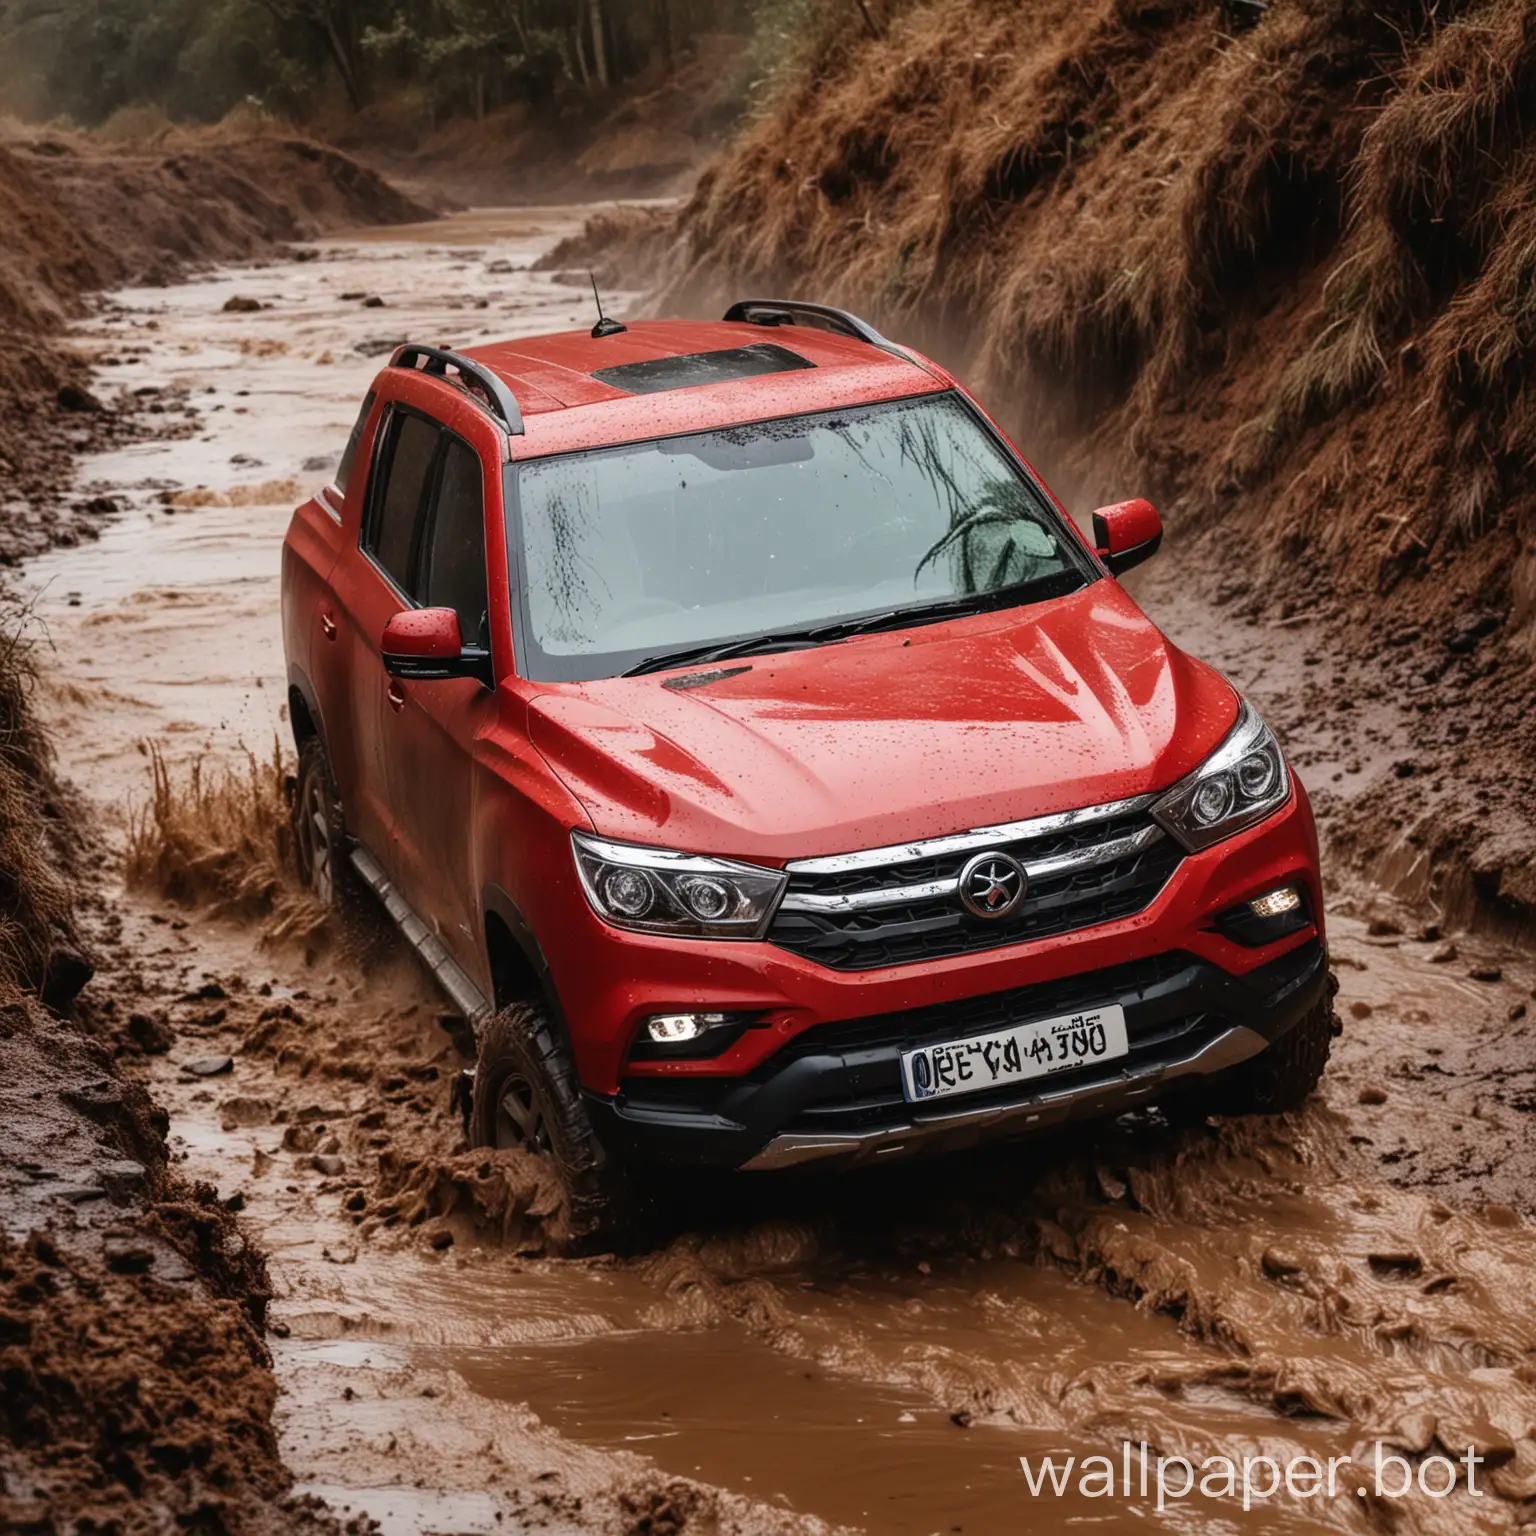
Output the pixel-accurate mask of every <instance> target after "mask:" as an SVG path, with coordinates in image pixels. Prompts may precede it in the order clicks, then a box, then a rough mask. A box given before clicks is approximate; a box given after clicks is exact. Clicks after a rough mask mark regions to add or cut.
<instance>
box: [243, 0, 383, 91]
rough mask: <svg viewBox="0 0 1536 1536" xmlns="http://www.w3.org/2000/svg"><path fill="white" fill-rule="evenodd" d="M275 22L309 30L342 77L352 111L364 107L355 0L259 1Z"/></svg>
mask: <svg viewBox="0 0 1536 1536" xmlns="http://www.w3.org/2000/svg"><path fill="white" fill-rule="evenodd" d="M260 3H261V5H262V6H263V7H264V8H265V9H266V10H267V11H269V12H270V13H271V14H272V16H273V17H274V18H276V19H277V20H278V21H286V22H296V23H298V24H299V25H300V26H304V27H308V28H311V29H312V30H313V31H314V32H315V34H316V35H317V36H318V37H319V38H320V40H321V42H322V43H323V44H324V45H325V51H326V53H327V54H328V55H329V56H330V60H331V62H332V63H333V64H334V65H335V66H336V73H337V74H338V75H340V76H341V83H342V85H343V86H344V87H345V89H346V92H347V100H348V101H349V102H351V103H352V110H353V111H354V112H356V111H358V110H359V109H360V108H361V107H362V105H363V91H362V85H361V83H360V81H359V78H358V69H357V57H356V49H357V19H356V16H355V14H354V3H355V0H260Z"/></svg>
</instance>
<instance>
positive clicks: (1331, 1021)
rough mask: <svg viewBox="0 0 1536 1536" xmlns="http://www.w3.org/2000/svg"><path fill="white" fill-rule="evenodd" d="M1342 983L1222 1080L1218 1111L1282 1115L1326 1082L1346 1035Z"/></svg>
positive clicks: (1330, 981)
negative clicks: (1337, 1042) (1337, 996)
mask: <svg viewBox="0 0 1536 1536" xmlns="http://www.w3.org/2000/svg"><path fill="white" fill-rule="evenodd" d="M1337 990H1338V983H1337V982H1336V981H1335V980H1334V978H1333V977H1332V976H1331V975H1330V976H1329V978H1328V992H1327V994H1326V996H1324V997H1323V998H1322V999H1321V1000H1320V1001H1319V1002H1317V1003H1316V1004H1314V1005H1313V1007H1312V1008H1311V1010H1310V1011H1309V1012H1307V1013H1306V1014H1305V1015H1303V1016H1302V1017H1301V1018H1300V1019H1298V1020H1297V1021H1296V1023H1295V1024H1293V1025H1292V1026H1291V1028H1290V1029H1289V1030H1287V1031H1286V1033H1285V1034H1283V1035H1281V1037H1280V1038H1279V1039H1278V1040H1277V1041H1275V1043H1274V1044H1273V1045H1271V1046H1270V1047H1269V1048H1268V1049H1267V1050H1264V1051H1261V1052H1260V1053H1259V1055H1257V1056H1255V1057H1253V1058H1252V1060H1250V1061H1245V1062H1244V1063H1243V1064H1242V1065H1241V1066H1239V1067H1235V1068H1233V1070H1232V1071H1231V1072H1229V1073H1227V1074H1225V1075H1224V1076H1223V1077H1222V1078H1220V1079H1218V1084H1219V1086H1217V1087H1216V1090H1215V1097H1216V1098H1217V1099H1218V1101H1219V1102H1217V1103H1216V1104H1215V1105H1213V1106H1212V1107H1213V1108H1214V1109H1215V1111H1216V1112H1217V1113H1218V1114H1224V1115H1282V1114H1284V1113H1285V1112H1286V1111H1287V1110H1291V1109H1297V1108H1299V1107H1300V1105H1301V1104H1302V1102H1303V1101H1304V1100H1305V1099H1306V1098H1307V1097H1308V1096H1309V1095H1310V1094H1311V1092H1312V1090H1313V1089H1314V1088H1316V1087H1317V1085H1318V1083H1319V1082H1320V1081H1321V1080H1322V1076H1323V1068H1324V1067H1326V1066H1327V1065H1328V1054H1329V1052H1330V1051H1331V1050H1332V1048H1333V1039H1334V1036H1335V1035H1337V1034H1339V1033H1340V1032H1341V1027H1342V1026H1341V1025H1340V1023H1339V1017H1338V1015H1337V1014H1336V1013H1335V1012H1334V1008H1333V994H1334V993H1335V992H1336V991H1337Z"/></svg>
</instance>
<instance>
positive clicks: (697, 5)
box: [0, 0, 838, 126]
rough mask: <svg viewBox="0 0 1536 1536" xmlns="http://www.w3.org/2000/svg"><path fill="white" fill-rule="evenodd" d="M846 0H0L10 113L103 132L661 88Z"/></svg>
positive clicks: (0, 66)
mask: <svg viewBox="0 0 1536 1536" xmlns="http://www.w3.org/2000/svg"><path fill="white" fill-rule="evenodd" d="M835 3H838V0H0V109H9V110H12V111H16V112H19V113H21V114H22V115H25V116H33V117H36V116H48V117H57V116H62V117H65V118H67V119H69V120H71V121H74V122H77V123H81V124H84V125H87V126H94V125H96V124H99V123H101V122H103V121H105V120H106V119H107V118H108V117H110V116H111V115H112V114H113V113H114V112H116V111H117V110H119V109H120V108H123V107H128V106H146V105H147V106H152V107H158V108H159V109H161V110H162V111H163V112H164V113H165V114H166V115H167V116H169V117H171V118H173V119H176V120H178V121H194V122H196V121H212V120H216V119H218V118H219V117H222V116H223V115H224V114H225V113H226V112H228V111H229V110H230V108H232V107H234V106H235V105H237V104H239V103H241V102H246V101H251V102H255V103H257V104H260V105H265V106H268V107H271V108H273V109H275V110H278V111H282V112H286V113H289V114H291V115H294V116H297V117H300V118H304V117H307V116H309V115H311V114H312V112H313V110H314V109H315V107H316V106H317V104H318V103H320V102H322V101H324V100H327V99H329V100H333V101H334V100H338V99H344V100H348V101H350V103H351V104H352V106H353V107H362V106H364V105H365V104H367V103H368V102H369V101H370V100H372V99H375V98H381V97H387V96H390V95H394V94H397V93H398V94H406V93H409V94H410V95H411V96H412V97H413V98H414V99H418V100H421V101H423V102H426V103H427V104H429V106H430V109H431V112H432V115H433V117H434V118H440V117H443V116H450V115H466V116H470V115H473V116H478V115H481V114H483V113H484V112H486V111H488V110H491V109H493V108H495V107H497V106H501V105H504V104H506V103H508V102H514V101H525V102H531V103H533V104H535V105H538V104H543V103H545V102H548V101H549V100H551V99H552V98H553V97H554V95H555V94H556V93H557V92H558V91H560V90H568V91H572V92H580V93H586V94H589V95H592V96H599V95H600V94H601V93H602V91H603V90H605V89H611V88H612V87H615V86H622V85H624V84H626V83H628V82H631V81H634V82H637V83H643V82H644V81H645V80H647V79H649V78H651V77H654V78H655V80H656V83H660V80H661V79H662V78H663V77H665V76H666V75H667V74H670V73H671V72H672V71H673V70H674V69H675V68H676V67H677V66H678V64H679V63H680V61H682V60H684V59H685V58H686V56H687V53H688V50H689V47H690V45H691V44H692V43H693V41H694V40H695V39H696V38H697V37H699V36H700V35H701V34H704V33H708V32H721V31H725V32H735V33H739V34H743V35H746V34H752V33H754V31H755V32H756V33H757V34H759V35H761V36H762V37H764V38H765V39H767V40H768V41H767V42H765V45H764V49H763V51H764V55H765V57H766V56H767V55H768V54H769V53H773V54H775V55H777V54H779V53H782V52H785V51H787V48H786V43H785V40H786V38H787V36H788V34H789V33H791V32H793V31H794V30H795V29H796V27H797V24H798V21H799V18H800V16H801V14H802V13H804V14H808V13H810V12H814V11H815V10H816V9H817V7H818V5H828V4H835ZM765 28H766V30H765ZM604 80H606V81H607V82H608V84H607V86H606V87H605V86H604V85H603V81H604Z"/></svg>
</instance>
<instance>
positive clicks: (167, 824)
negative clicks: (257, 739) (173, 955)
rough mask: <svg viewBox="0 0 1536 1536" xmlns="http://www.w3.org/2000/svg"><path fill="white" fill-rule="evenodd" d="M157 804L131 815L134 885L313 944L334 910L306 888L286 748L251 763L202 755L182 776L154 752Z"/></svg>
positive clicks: (129, 867)
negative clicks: (297, 858) (300, 869)
mask: <svg viewBox="0 0 1536 1536" xmlns="http://www.w3.org/2000/svg"><path fill="white" fill-rule="evenodd" d="M149 757H150V779H151V787H150V798H149V801H148V803H147V804H146V805H144V806H141V807H139V808H137V809H135V810H133V811H132V812H131V813H130V818H129V832H128V846H127V852H126V857H125V861H124V873H125V875H126V877H127V880H128V882H129V884H130V885H134V886H137V887H139V888H140V889H145V890H152V891H155V892H157V893H158V894H160V895H162V896H165V897H167V898H169V899H170V900H172V901H176V902H180V903H182V904H184V905H188V906H192V905H198V906H206V907H207V908H208V909H209V910H210V911H211V912H212V913H213V914H214V915H215V916H221V917H233V918H244V919H258V920H260V921H261V922H262V924H263V937H264V938H266V939H268V940H271V941H276V940H279V939H284V938H297V939H299V940H301V941H304V942H310V941H313V940H314V939H315V938H316V937H317V936H318V935H319V934H320V932H321V930H322V929H323V928H324V926H325V921H326V912H325V909H324V908H323V907H321V906H320V904H319V903H318V902H316V901H315V899H314V897H313V896H311V895H310V893H309V892H308V890H306V889H305V887H304V886H302V885H301V884H300V883H299V877H298V869H297V865H296V864H295V861H294V851H293V830H292V825H291V821H290V815H289V789H288V783H289V769H288V765H287V764H286V763H285V761H284V759H283V755H282V751H281V748H280V746H279V745H278V743H277V742H276V741H274V742H273V744H272V755H271V757H270V758H267V759H264V760H263V759H260V758H258V757H257V756H256V755H255V754H254V753H252V752H247V753H246V758H245V762H244V765H243V766H242V767H238V768H237V767H231V766H229V765H227V764H223V763H214V762H212V761H210V760H208V759H206V758H199V759H197V760H196V761H194V762H193V763H191V764H190V765H189V766H188V767H187V768H186V769H185V770H182V771H175V770H173V769H172V768H171V767H170V765H169V764H168V763H167V762H166V761H165V758H164V756H163V754H162V753H161V751H160V749H159V747H158V746H156V745H154V744H153V743H151V744H150V747H149Z"/></svg>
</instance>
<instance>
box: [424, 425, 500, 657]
mask: <svg viewBox="0 0 1536 1536" xmlns="http://www.w3.org/2000/svg"><path fill="white" fill-rule="evenodd" d="M416 598H417V601H418V602H420V603H421V604H422V606H423V607H426V608H452V609H453V610H454V611H455V612H456V613H457V614H458V616H459V633H460V634H461V635H462V636H463V638H464V644H465V645H475V646H480V647H482V648H489V646H490V629H489V619H490V614H489V603H488V600H487V598H486V588H485V493H484V487H483V482H482V478H481V472H480V459H479V456H478V455H477V454H476V453H474V452H473V450H471V449H470V448H467V447H466V446H465V445H464V444H463V443H461V442H458V441H456V440H454V439H451V438H450V439H449V441H448V443H447V445H446V447H445V449H444V453H443V470H442V475H441V477H440V479H439V480H438V490H437V504H436V507H435V508H434V510H433V514H432V529H431V532H430V533H429V534H428V536H427V545H426V548H425V549H424V550H423V552H422V565H421V580H420V581H419V582H418V583H417V591H416Z"/></svg>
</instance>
